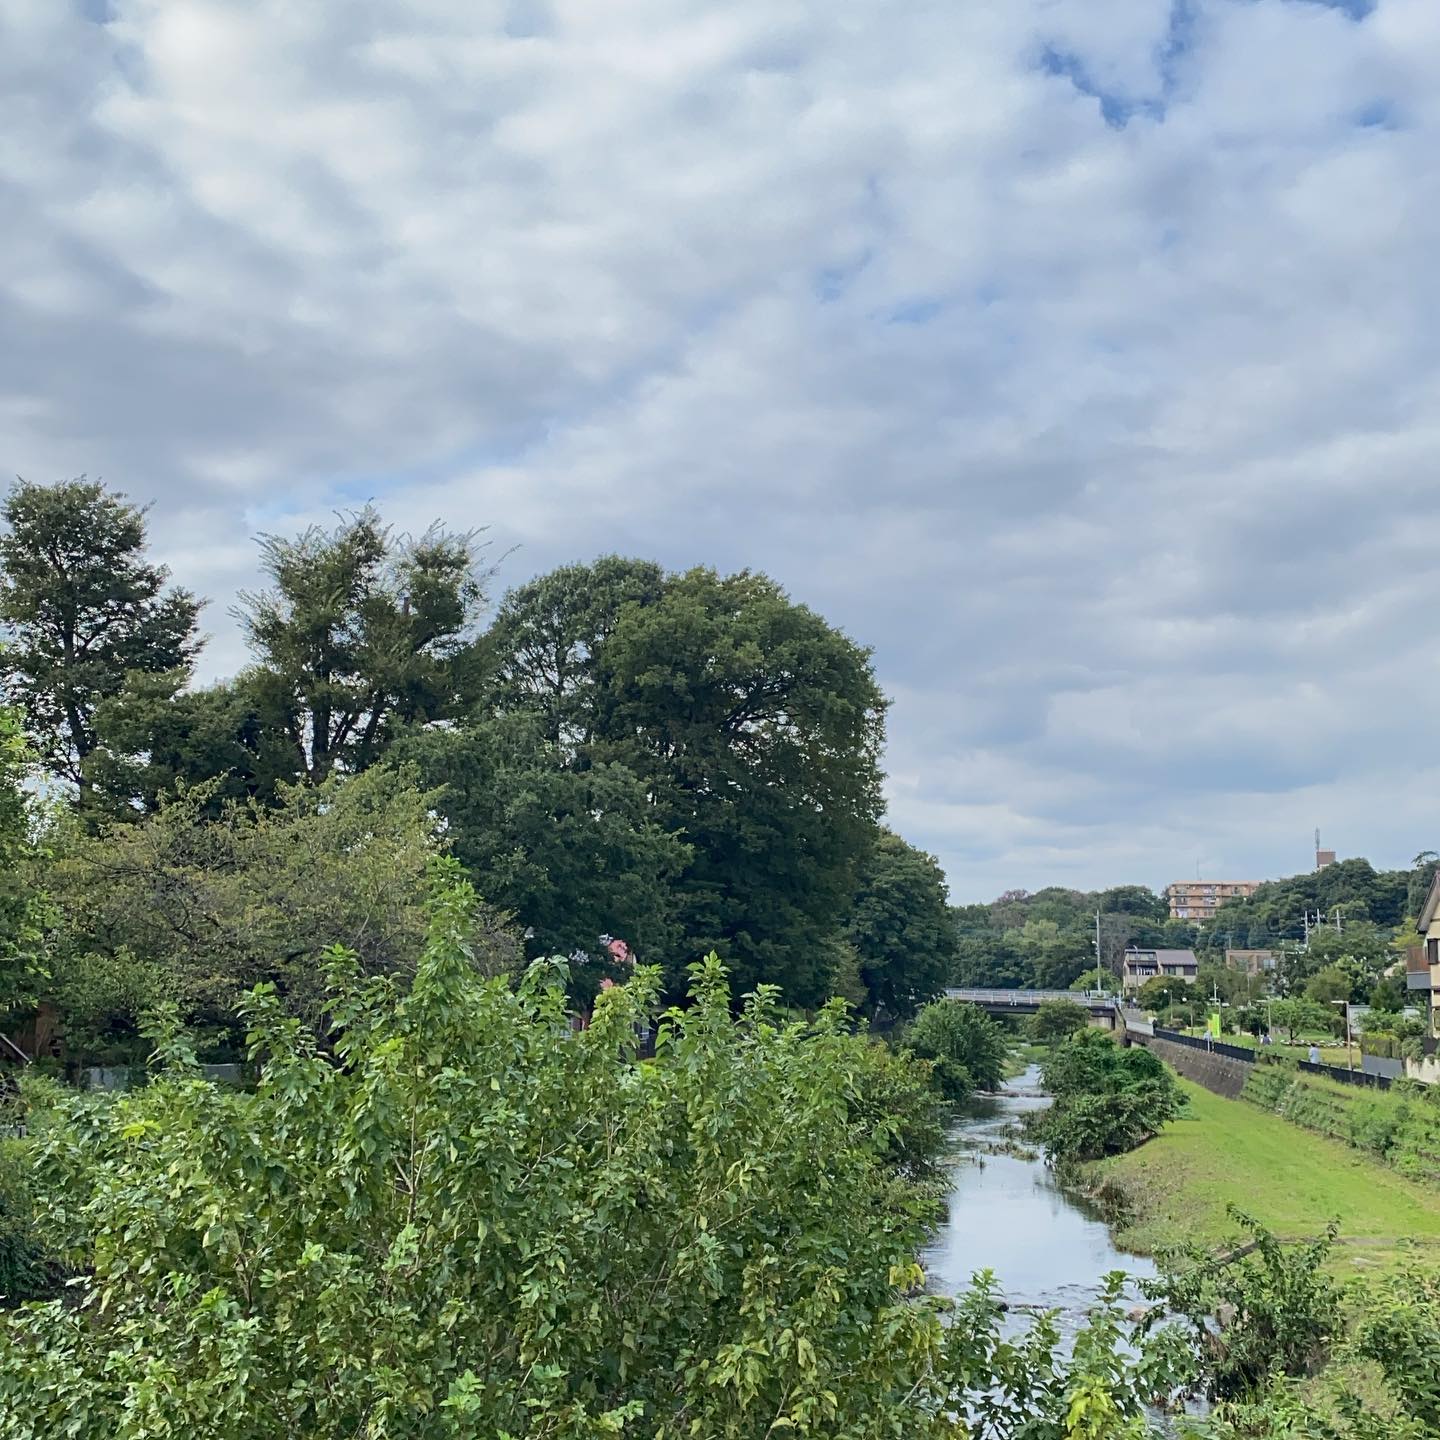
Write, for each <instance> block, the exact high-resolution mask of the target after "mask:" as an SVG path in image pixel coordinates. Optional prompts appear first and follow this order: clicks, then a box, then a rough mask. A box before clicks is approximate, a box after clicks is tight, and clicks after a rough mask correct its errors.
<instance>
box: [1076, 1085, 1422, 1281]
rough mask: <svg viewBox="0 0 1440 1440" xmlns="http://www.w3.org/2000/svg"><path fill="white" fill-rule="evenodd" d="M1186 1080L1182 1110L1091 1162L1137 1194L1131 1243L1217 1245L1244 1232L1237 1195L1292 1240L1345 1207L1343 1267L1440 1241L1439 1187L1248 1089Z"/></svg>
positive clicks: (1122, 1236) (1123, 1236)
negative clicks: (1154, 1131) (1153, 1133)
mask: <svg viewBox="0 0 1440 1440" xmlns="http://www.w3.org/2000/svg"><path fill="white" fill-rule="evenodd" d="M1180 1084H1181V1086H1182V1088H1183V1089H1184V1091H1185V1094H1186V1096H1187V1097H1188V1099H1189V1102H1190V1103H1189V1107H1188V1110H1187V1112H1186V1114H1185V1115H1184V1116H1183V1118H1181V1119H1179V1120H1176V1121H1174V1122H1173V1123H1172V1124H1171V1125H1170V1126H1168V1127H1167V1128H1166V1130H1165V1132H1164V1133H1163V1134H1162V1135H1159V1136H1157V1137H1156V1138H1155V1139H1154V1140H1151V1141H1149V1142H1148V1143H1147V1144H1145V1145H1142V1146H1141V1147H1140V1148H1139V1149H1138V1150H1134V1151H1132V1152H1131V1153H1130V1154H1128V1155H1121V1156H1117V1157H1116V1158H1114V1159H1112V1160H1103V1161H1101V1162H1099V1163H1098V1164H1097V1165H1096V1166H1095V1167H1094V1170H1095V1175H1096V1177H1097V1178H1103V1179H1105V1180H1108V1181H1110V1182H1111V1183H1114V1184H1117V1185H1118V1186H1119V1188H1121V1189H1122V1190H1123V1191H1124V1193H1125V1194H1126V1196H1127V1197H1128V1199H1129V1202H1130V1206H1131V1208H1132V1214H1131V1218H1130V1223H1129V1224H1128V1225H1126V1226H1124V1227H1122V1228H1121V1230H1120V1232H1119V1236H1118V1239H1119V1241H1120V1243H1121V1244H1122V1245H1123V1246H1125V1247H1126V1248H1127V1249H1132V1250H1136V1251H1139V1252H1140V1253H1143V1254H1153V1253H1154V1252H1155V1251H1156V1250H1157V1249H1160V1248H1162V1247H1164V1246H1166V1245H1171V1244H1175V1243H1177V1242H1180V1241H1186V1240H1193V1241H1196V1242H1198V1243H1200V1244H1203V1245H1207V1246H1213V1245H1218V1244H1219V1243H1221V1242H1222V1241H1224V1240H1225V1239H1227V1238H1228V1237H1230V1236H1231V1235H1233V1234H1234V1233H1235V1226H1234V1224H1233V1222H1232V1221H1230V1219H1229V1217H1228V1216H1227V1214H1226V1207H1227V1205H1230V1204H1234V1205H1238V1206H1239V1207H1240V1208H1241V1209H1242V1210H1244V1211H1246V1212H1247V1213H1248V1214H1250V1215H1253V1216H1254V1217H1255V1218H1256V1219H1257V1220H1259V1221H1260V1222H1261V1223H1262V1224H1263V1225H1265V1226H1267V1227H1268V1228H1269V1229H1270V1230H1272V1231H1274V1232H1275V1234H1277V1235H1279V1236H1280V1237H1282V1238H1283V1239H1287V1240H1288V1239H1299V1238H1301V1237H1304V1236H1311V1235H1318V1234H1320V1232H1321V1231H1322V1230H1324V1228H1325V1225H1326V1223H1327V1222H1328V1221H1330V1220H1331V1219H1338V1220H1339V1222H1340V1240H1341V1243H1340V1247H1339V1249H1338V1250H1337V1262H1338V1266H1339V1268H1341V1269H1346V1270H1350V1269H1354V1270H1370V1269H1374V1268H1377V1267H1381V1266H1389V1265H1392V1264H1395V1263H1397V1262H1398V1261H1400V1260H1401V1259H1403V1258H1405V1256H1406V1255H1407V1253H1408V1254H1411V1255H1414V1254H1417V1253H1418V1252H1419V1250H1420V1249H1421V1248H1422V1247H1426V1246H1433V1245H1434V1243H1435V1242H1436V1241H1440V1189H1432V1188H1430V1187H1428V1186H1425V1185H1421V1184H1418V1183H1417V1182H1415V1181H1412V1180H1407V1179H1405V1178H1404V1177H1403V1176H1401V1175H1398V1174H1396V1173H1395V1172H1394V1171H1393V1170H1390V1169H1387V1168H1386V1167H1385V1166H1383V1165H1380V1164H1378V1163H1376V1162H1375V1161H1373V1160H1370V1159H1367V1158H1366V1157H1364V1156H1363V1155H1361V1154H1360V1153H1359V1152H1358V1151H1356V1150H1352V1149H1351V1148H1350V1147H1349V1146H1346V1145H1342V1144H1340V1143H1339V1142H1338V1141H1335V1140H1330V1139H1328V1138H1326V1137H1325V1136H1322V1135H1315V1134H1313V1133H1311V1132H1310V1131H1309V1130H1302V1129H1301V1128H1300V1127H1299V1126H1297V1125H1291V1124H1290V1123H1289V1122H1288V1121H1286V1120H1282V1119H1280V1118H1279V1117H1278V1116H1276V1115H1272V1114H1270V1113H1268V1112H1267V1111H1264V1110H1259V1109H1257V1108H1256V1107H1255V1106H1253V1105H1247V1104H1246V1103H1245V1102H1244V1101H1243V1100H1223V1099H1221V1098H1220V1096H1218V1095H1212V1094H1211V1093H1210V1092H1209V1091H1208V1090H1202V1089H1201V1088H1200V1087H1199V1086H1198V1085H1192V1084H1191V1083H1190V1082H1189V1081H1187V1080H1182V1081H1181V1082H1180ZM1431 1253H1432V1254H1433V1253H1434V1252H1433V1250H1432V1251H1431Z"/></svg>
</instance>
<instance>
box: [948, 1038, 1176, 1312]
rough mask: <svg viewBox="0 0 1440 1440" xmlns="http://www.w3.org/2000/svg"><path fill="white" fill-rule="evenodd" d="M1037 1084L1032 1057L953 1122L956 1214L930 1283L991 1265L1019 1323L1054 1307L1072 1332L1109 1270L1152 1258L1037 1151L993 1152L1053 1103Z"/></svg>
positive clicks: (956, 1282)
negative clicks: (1063, 1181)
mask: <svg viewBox="0 0 1440 1440" xmlns="http://www.w3.org/2000/svg"><path fill="white" fill-rule="evenodd" d="M1039 1084H1040V1074H1039V1067H1038V1066H1034V1065H1032V1066H1031V1067H1030V1068H1029V1069H1028V1070H1026V1071H1025V1073H1024V1074H1023V1075H1021V1076H1020V1077H1019V1078H1018V1079H1016V1080H1015V1081H1013V1082H1012V1083H1011V1085H1010V1087H1009V1089H1008V1090H1007V1091H1006V1092H1004V1093H1003V1094H1000V1095H994V1096H983V1097H980V1098H978V1099H976V1100H975V1101H974V1102H972V1104H971V1105H970V1106H969V1107H968V1108H967V1110H966V1112H965V1113H964V1114H963V1115H962V1117H961V1118H960V1119H959V1120H958V1121H957V1122H956V1125H955V1127H954V1129H953V1130H952V1131H951V1137H950V1138H951V1145H952V1147H953V1150H954V1153H955V1159H954V1162H953V1165H952V1169H951V1181H952V1185H953V1188H952V1190H951V1193H950V1213H949V1217H948V1218H947V1220H946V1221H945V1224H944V1225H943V1226H942V1227H941V1229H940V1231H939V1233H938V1234H937V1235H936V1236H935V1238H934V1240H933V1242H932V1243H931V1244H930V1245H929V1246H927V1247H926V1250H925V1253H924V1255H923V1256H922V1259H923V1262H924V1265H925V1271H926V1274H927V1275H928V1277H929V1283H930V1288H931V1289H932V1290H933V1291H935V1292H937V1293H940V1294H946V1295H955V1294H958V1293H959V1292H960V1291H962V1290H964V1289H965V1288H966V1287H967V1286H968V1285H969V1283H970V1277H971V1276H972V1275H973V1274H974V1273H975V1272H976V1271H977V1270H981V1269H988V1270H993V1271H994V1272H995V1277H996V1279H997V1280H998V1281H999V1284H1000V1289H1001V1291H1002V1292H1003V1293H1004V1296H1005V1298H1006V1300H1008V1301H1009V1302H1010V1305H1011V1306H1012V1308H1014V1309H1020V1317H1019V1320H1020V1321H1021V1322H1023V1320H1024V1319H1025V1318H1026V1312H1028V1311H1029V1310H1030V1308H1031V1307H1034V1308H1038V1309H1054V1310H1058V1311H1060V1323H1061V1328H1062V1330H1063V1331H1065V1332H1067V1333H1068V1332H1073V1330H1074V1329H1075V1328H1076V1326H1078V1325H1079V1324H1080V1322H1081V1321H1082V1320H1083V1318H1084V1312H1085V1310H1086V1308H1087V1307H1088V1306H1089V1304H1090V1303H1091V1302H1092V1301H1093V1300H1094V1298H1095V1295H1096V1294H1097V1292H1098V1291H1099V1289H1100V1285H1101V1282H1102V1280H1103V1279H1104V1277H1105V1275H1106V1273H1107V1272H1108V1271H1111V1270H1124V1271H1126V1272H1128V1273H1129V1274H1130V1275H1132V1276H1135V1277H1142V1276H1147V1275H1153V1274H1154V1273H1155V1267H1154V1265H1153V1264H1152V1262H1151V1261H1149V1260H1147V1259H1144V1258H1142V1257H1140V1256H1136V1255H1126V1254H1125V1253H1124V1252H1123V1251H1120V1250H1118V1249H1117V1248H1116V1247H1115V1243H1114V1241H1113V1240H1112V1239H1111V1237H1110V1232H1109V1230H1108V1229H1107V1228H1106V1226H1105V1223H1104V1221H1103V1220H1101V1219H1100V1217H1099V1216H1098V1215H1097V1214H1096V1213H1095V1212H1094V1211H1093V1210H1092V1209H1091V1208H1089V1207H1088V1206H1087V1205H1086V1204H1085V1203H1084V1201H1082V1200H1081V1199H1079V1198H1078V1197H1076V1196H1073V1195H1071V1194H1068V1193H1067V1192H1066V1191H1065V1190H1063V1189H1061V1187H1060V1186H1059V1185H1057V1184H1056V1183H1055V1177H1054V1176H1053V1175H1052V1174H1051V1172H1050V1169H1049V1167H1048V1166H1047V1165H1046V1164H1045V1161H1044V1159H1043V1158H1042V1157H1041V1156H1040V1155H1039V1154H1038V1153H1036V1155H1035V1156H1034V1157H1033V1158H1028V1157H1023V1156H1020V1155H1015V1154H1010V1155H1007V1154H999V1153H995V1151H994V1149H993V1148H992V1147H996V1146H999V1145H1004V1144H1007V1143H1012V1142H1013V1137H1012V1136H1010V1135H1009V1134H1008V1132H1009V1131H1010V1129H1011V1128H1012V1127H1013V1126H1014V1125H1015V1124H1016V1122H1018V1121H1019V1120H1020V1118H1021V1117H1022V1116H1023V1115H1025V1114H1026V1113H1027V1112H1029V1111H1031V1110H1036V1109H1039V1108H1041V1107H1042V1106H1044V1105H1047V1104H1048V1103H1049V1101H1048V1099H1047V1098H1046V1096H1045V1095H1044V1094H1043V1093H1042V1092H1041V1090H1040V1088H1039ZM1022 1143H1023V1142H1022ZM1020 1307H1024V1308H1023V1309H1021V1308H1020ZM1017 1323H1018V1322H1017Z"/></svg>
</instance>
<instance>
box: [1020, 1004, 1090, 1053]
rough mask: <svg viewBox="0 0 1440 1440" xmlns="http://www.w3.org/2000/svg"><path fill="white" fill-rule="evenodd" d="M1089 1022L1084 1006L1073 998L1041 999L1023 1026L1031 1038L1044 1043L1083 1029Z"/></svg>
mask: <svg viewBox="0 0 1440 1440" xmlns="http://www.w3.org/2000/svg"><path fill="white" fill-rule="evenodd" d="M1089 1023H1090V1016H1089V1013H1088V1012H1087V1011H1086V1009H1085V1007H1084V1006H1083V1005H1077V1004H1076V1003H1075V1002H1074V1001H1073V1000H1042V1001H1041V1002H1040V1005H1039V1006H1038V1008H1037V1009H1036V1011H1035V1013H1034V1014H1033V1015H1032V1016H1031V1017H1030V1019H1029V1021H1028V1022H1027V1023H1026V1026H1025V1028H1026V1031H1027V1032H1028V1034H1029V1036H1030V1038H1031V1039H1032V1040H1034V1041H1036V1042H1037V1043H1038V1044H1041V1045H1044V1044H1047V1043H1048V1042H1050V1041H1052V1040H1063V1039H1064V1038H1065V1037H1066V1036H1067V1035H1073V1034H1074V1033H1075V1032H1076V1031H1077V1030H1083V1029H1084V1028H1085V1027H1086V1026H1087V1025H1088V1024H1089Z"/></svg>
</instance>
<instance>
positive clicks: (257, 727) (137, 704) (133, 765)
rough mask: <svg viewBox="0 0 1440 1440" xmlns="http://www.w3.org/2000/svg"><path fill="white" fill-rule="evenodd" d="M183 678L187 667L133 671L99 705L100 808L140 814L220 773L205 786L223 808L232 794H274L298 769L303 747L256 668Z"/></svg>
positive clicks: (94, 759)
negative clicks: (275, 709)
mask: <svg viewBox="0 0 1440 1440" xmlns="http://www.w3.org/2000/svg"><path fill="white" fill-rule="evenodd" d="M185 681H186V677H185V673H184V672H183V671H180V670H172V671H168V672H134V673H132V674H130V675H129V676H128V677H127V678H126V682H125V686H124V688H123V689H122V690H121V691H120V693H119V694H118V695H115V696H113V697H111V698H110V699H108V700H104V701H102V702H101V703H100V704H99V705H98V706H97V707H96V710H95V724H96V730H97V733H98V734H99V736H100V739H101V743H100V746H99V748H97V749H96V750H95V752H94V753H93V754H92V756H91V757H90V761H89V764H88V767H87V769H88V774H89V777H90V781H91V784H92V786H93V787H94V803H95V805H96V808H97V810H100V811H102V812H104V813H108V815H109V816H110V817H112V818H114V819H119V820H126V819H135V818H137V817H138V816H140V815H144V814H153V813H154V812H155V811H156V810H158V809H159V808H160V806H161V804H162V802H163V801H164V800H165V799H166V798H167V797H169V796H171V795H173V794H174V793H175V792H176V791H177V790H179V789H185V788H189V789H193V788H194V787H196V786H198V785H204V784H206V783H207V782H210V781H214V782H215V783H214V784H213V785H210V787H209V790H208V792H207V793H208V794H209V795H210V796H211V804H212V809H213V810H214V812H215V813H217V814H218V813H219V808H220V806H221V805H222V804H223V803H224V802H225V801H227V800H244V799H255V800H259V801H261V802H262V803H264V804H273V803H274V802H275V800H276V797H277V794H278V787H279V786H280V785H281V784H282V783H285V782H293V781H295V780H296V779H298V778H299V776H300V763H299V757H298V755H297V754H296V751H295V747H294V746H293V744H292V743H291V741H290V738H289V736H287V735H286V733H285V731H284V729H283V728H281V727H279V726H277V725H276V724H275V723H274V716H273V714H272V713H270V711H269V707H268V706H267V704H266V703H265V701H264V699H263V698H262V696H261V694H260V693H258V691H257V687H256V685H255V684H254V683H253V679H252V677H249V676H245V675H242V676H241V677H240V678H239V679H237V680H232V681H227V682H225V683H223V684H218V685H212V686H207V687H205V688H203V689H188V688H186V683H185Z"/></svg>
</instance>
